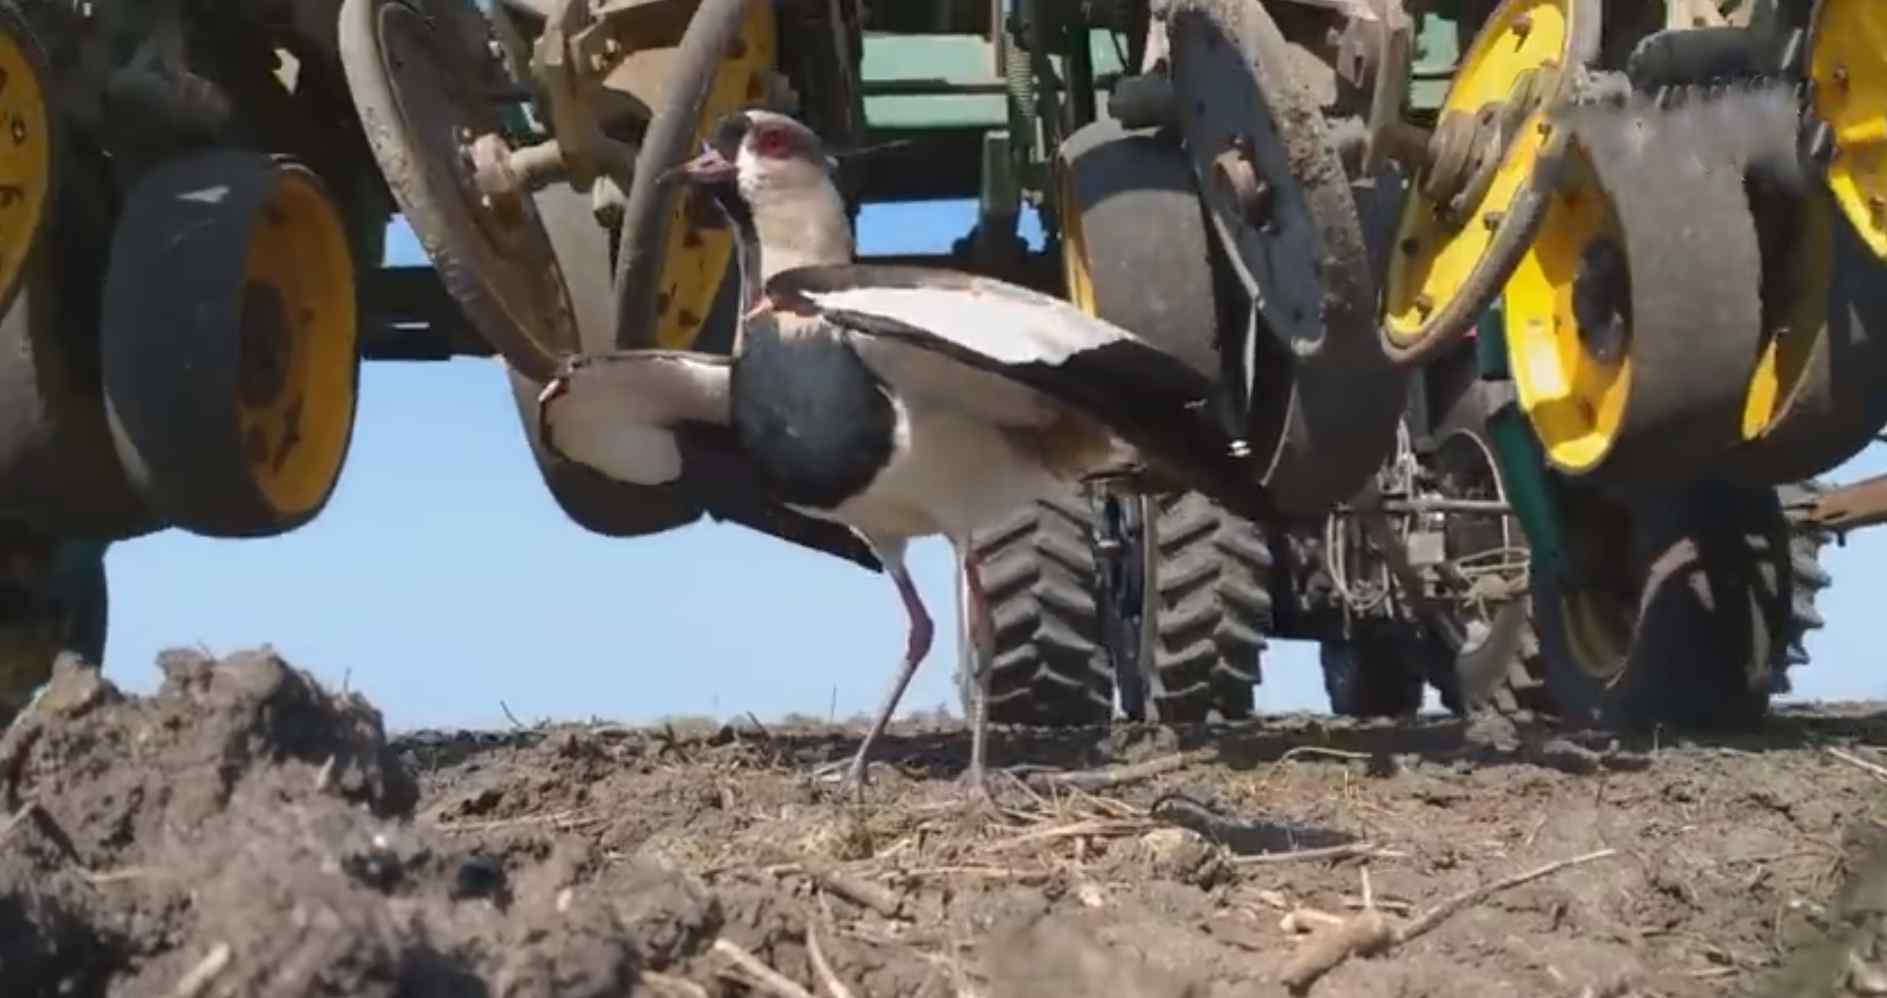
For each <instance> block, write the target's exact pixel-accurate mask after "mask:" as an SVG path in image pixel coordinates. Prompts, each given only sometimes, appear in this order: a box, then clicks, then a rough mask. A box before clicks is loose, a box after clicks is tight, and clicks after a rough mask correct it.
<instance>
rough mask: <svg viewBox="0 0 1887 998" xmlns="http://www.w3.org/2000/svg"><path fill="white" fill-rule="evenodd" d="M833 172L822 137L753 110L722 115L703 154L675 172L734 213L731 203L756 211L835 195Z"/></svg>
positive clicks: (788, 120)
mask: <svg viewBox="0 0 1887 998" xmlns="http://www.w3.org/2000/svg"><path fill="white" fill-rule="evenodd" d="M835 169H836V163H835V162H834V161H833V159H832V158H831V157H830V156H828V155H827V154H826V148H825V143H824V142H823V141H821V140H820V138H819V135H818V133H816V132H814V131H813V130H812V129H810V128H807V127H806V126H805V125H803V124H801V123H799V122H798V121H795V120H794V119H792V118H790V117H788V116H786V115H784V114H780V113H778V112H774V111H763V110H758V109H751V110H745V111H735V112H732V113H730V114H727V115H724V116H723V117H722V118H721V120H720V121H718V122H716V123H715V126H714V131H713V132H711V133H709V135H708V138H707V141H706V142H705V143H703V148H702V150H701V154H700V155H699V156H696V157H695V158H694V159H691V160H689V161H688V162H686V163H683V164H681V165H680V166H678V167H676V168H675V171H674V172H676V173H677V174H679V175H680V176H682V177H684V178H686V179H687V180H688V181H689V182H690V183H693V184H696V185H698V186H701V187H704V188H706V189H708V190H709V191H710V192H712V193H713V194H714V195H715V197H716V199H717V200H720V201H721V203H722V206H723V207H734V205H732V204H730V203H729V200H728V199H730V198H732V199H735V200H738V201H740V202H742V203H743V204H744V206H745V207H746V208H748V209H749V210H754V209H763V208H765V207H767V206H769V205H771V204H777V203H785V202H790V201H793V200H797V199H803V198H806V197H813V196H820V195H824V194H826V193H827V192H828V191H830V192H832V193H835V194H836V192H837V188H836V187H835V186H834V185H833V182H832V175H833V173H834V171H835Z"/></svg>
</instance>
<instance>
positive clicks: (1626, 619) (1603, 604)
mask: <svg viewBox="0 0 1887 998" xmlns="http://www.w3.org/2000/svg"><path fill="white" fill-rule="evenodd" d="M1559 608H1560V620H1561V621H1562V622H1563V623H1564V624H1565V628H1566V650H1567V652H1569V653H1570V654H1571V655H1572V659H1573V663H1574V664H1575V665H1577V666H1578V667H1579V669H1580V671H1582V672H1584V673H1585V674H1587V675H1589V676H1591V677H1593V678H1594V679H1597V680H1599V681H1601V682H1604V683H1607V684H1608V685H1609V684H1610V683H1612V682H1615V681H1617V680H1618V678H1619V677H1620V676H1622V675H1624V672H1625V665H1626V663H1627V662H1628V661H1629V660H1630V658H1631V639H1632V630H1633V625H1634V624H1635V623H1636V621H1635V620H1634V619H1633V618H1634V616H1635V615H1634V614H1633V613H1632V612H1631V610H1630V609H1629V608H1628V607H1626V606H1624V605H1622V604H1621V603H1620V602H1619V601H1618V600H1617V599H1616V598H1614V597H1612V596H1610V595H1609V594H1606V593H1604V592H1599V591H1592V590H1572V591H1570V592H1566V593H1562V594H1561V595H1560V604H1559Z"/></svg>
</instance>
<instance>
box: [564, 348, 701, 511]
mask: <svg viewBox="0 0 1887 998" xmlns="http://www.w3.org/2000/svg"><path fill="white" fill-rule="evenodd" d="M728 420H729V402H728V359H727V358H726V357H722V356H717V355H715V354H706V353H696V352H693V351H687V350H618V351H613V352H609V353H594V354H578V355H575V356H572V357H570V358H569V359H568V360H566V361H565V362H564V366H563V369H562V370H561V371H560V372H559V373H558V374H557V376H556V377H555V378H553V379H552V380H551V382H550V383H549V384H548V385H546V386H545V388H544V392H543V394H542V395H540V396H539V398H538V432H539V433H540V434H541V435H542V441H543V445H544V449H545V450H546V451H548V452H549V453H551V454H554V455H556V456H557V457H560V458H563V459H564V460H567V461H572V462H574V463H577V464H581V465H585V466H587V467H590V468H593V469H595V470H596V471H598V472H601V473H602V474H603V475H605V476H607V477H609V478H611V479H614V480H616V481H618V482H624V483H627V484H630V485H665V484H668V483H670V482H674V481H676V480H678V479H680V478H681V474H682V455H681V451H680V449H679V448H678V447H677V444H676V439H675V427H676V426H678V425H681V424H683V423H705V424H708V425H711V426H721V425H726V424H727V422H728Z"/></svg>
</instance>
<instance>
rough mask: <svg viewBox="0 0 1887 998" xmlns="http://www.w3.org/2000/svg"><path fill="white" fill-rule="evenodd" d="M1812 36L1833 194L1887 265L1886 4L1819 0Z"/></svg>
mask: <svg viewBox="0 0 1887 998" xmlns="http://www.w3.org/2000/svg"><path fill="white" fill-rule="evenodd" d="M1814 37H1815V43H1814V49H1813V51H1811V52H1810V53H1809V76H1810V78H1811V79H1812V80H1814V82H1815V113H1816V114H1817V115H1819V116H1820V117H1821V119H1822V120H1823V121H1825V122H1827V123H1828V127H1829V128H1830V129H1831V130H1832V131H1833V133H1834V145H1835V148H1834V158H1833V159H1831V160H1830V161H1829V163H1828V187H1829V189H1830V190H1831V191H1833V192H1834V195H1835V199H1836V201H1838V202H1839V203H1840V205H1841V208H1842V210H1843V211H1844V212H1846V213H1847V216H1848V219H1849V220H1850V221H1851V222H1853V223H1854V228H1855V231H1856V232H1858V233H1860V236H1861V239H1862V241H1863V242H1865V243H1866V244H1867V247H1868V249H1870V250H1872V251H1873V253H1874V255H1875V256H1876V257H1879V258H1880V259H1881V260H1883V261H1887V3H1883V2H1882V0H1822V4H1821V7H1820V8H1819V9H1818V10H1817V11H1816V14H1815V25H1814Z"/></svg>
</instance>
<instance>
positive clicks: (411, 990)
mask: <svg viewBox="0 0 1887 998" xmlns="http://www.w3.org/2000/svg"><path fill="white" fill-rule="evenodd" d="M161 664H162V666H163V669H164V673H165V676H166V679H165V682H164V684H163V687H162V689H161V690H160V691H159V692H158V693H157V694H156V695H155V696H154V697H151V698H149V699H139V698H129V697H126V696H124V695H122V694H121V693H120V692H119V691H118V690H116V689H115V688H114V687H113V686H112V685H111V684H110V683H109V682H107V681H105V680H102V679H101V678H100V677H99V676H98V675H97V674H96V673H95V672H93V671H91V670H89V669H86V668H83V667H76V666H75V667H62V668H61V670H60V672H59V674H58V675H57V677H56V678H55V680H54V683H53V684H52V685H51V686H50V687H49V688H48V689H47V691H46V692H45V693H44V694H43V695H42V697H41V699H40V701H39V702H38V704H37V705H36V706H35V707H34V708H33V709H32V710H31V711H29V712H28V713H27V714H25V715H23V716H22V717H21V718H20V719H19V720H18V721H17V722H16V723H15V724H14V725H13V726H12V728H11V729H10V730H9V731H8V732H7V733H6V735H5V737H4V738H3V739H0V802H3V804H4V810H0V993H3V994H5V995H7V996H9V998H12V996H22V998H23V996H28V995H55V994H56V995H80V996H83V995H103V994H113V995H166V996H172V995H174V996H186V998H187V996H211V995H269V996H291V995H347V996H378V995H396V994H397V995H414V996H422V995H423V996H433V995H439V996H443V995H473V996H486V995H492V996H517V995H546V996H548V995H559V996H586V995H624V994H630V993H635V994H649V995H657V996H668V998H702V996H708V995H737V994H770V995H775V996H793V998H800V996H804V995H817V996H819V998H864V996H868V995H939V996H953V998H954V996H960V995H968V996H978V998H1011V996H1013V998H1021V996H1025V995H1026V996H1043V998H1047V996H1068V995H1088V994H1093V995H1101V994H1105V995H1109V996H1115V998H1154V996H1159V998H1177V996H1181V995H1199V996H1204V995H1221V994H1224V995H1231V994H1238V995H1267V994H1283V993H1287V991H1288V987H1289V983H1288V982H1297V983H1299V984H1300V986H1301V987H1304V988H1305V989H1307V990H1308V993H1310V994H1313V995H1319V996H1326V998H1350V996H1371V998H1380V996H1418V995H1434V996H1437V998H1442V996H1446V998H1472V996H1480V995H1565V996H1579V995H1594V996H1598V995H1628V994H1632V995H1670V996H1690V995H1718V994H1730V993H1747V994H1765V995H1782V994H1790V995H1798V994H1799V995H1810V994H1882V993H1887V938H1883V937H1884V935H1887V933H1883V929H1882V927H1883V924H1884V923H1887V871H1875V874H1874V875H1873V876H1871V877H1867V876H1860V875H1859V874H1861V873H1863V872H1864V869H1865V868H1864V866H1863V863H1862V859H1863V857H1864V855H1865V854H1866V850H1867V849H1869V848H1871V846H1870V843H1871V842H1872V841H1874V840H1875V837H1876V836H1879V837H1880V838H1881V839H1883V840H1887V834H1884V833H1883V827H1884V826H1883V825H1882V824H1881V819H1882V818H1883V817H1887V807H1883V806H1882V803H1883V799H1884V797H1887V769H1879V768H1878V767H1879V766H1882V765H1887V751H1883V750H1882V749H1879V748H1871V747H1869V746H1870V744H1872V745H1882V744H1887V708H1882V707H1880V706H1875V707H1873V708H1868V707H1854V708H1849V709H1841V710H1836V709H1834V708H1827V709H1820V710H1817V711H1816V712H1813V713H1798V712H1787V713H1784V714H1782V715H1780V716H1778V718H1777V719H1776V720H1775V722H1774V723H1773V724H1772V725H1771V727H1770V730H1769V731H1768V732H1766V733H1765V734H1764V735H1763V736H1762V737H1760V738H1747V739H1740V740H1730V741H1723V742H1714V743H1702V742H1693V741H1669V740H1666V741H1665V742H1664V743H1662V744H1654V743H1644V744H1638V743H1625V744H1615V743H1611V742H1609V741H1608V740H1606V739H1605V738H1604V737H1603V736H1596V735H1595V736H1585V735H1580V736H1576V737H1567V736H1565V735H1563V734H1561V733H1557V732H1554V731H1552V730H1550V729H1547V728H1544V727H1538V728H1536V727H1535V726H1532V725H1522V726H1520V727H1519V728H1515V727H1513V726H1511V725H1506V724H1500V723H1486V724H1481V725H1477V726H1476V728H1477V729H1478V730H1473V731H1469V730H1465V728H1464V726H1463V725H1462V724H1460V723H1457V722H1452V721H1450V722H1440V721H1435V722H1423V723H1420V724H1416V725H1404V726H1394V725H1380V726H1358V725H1351V724H1343V723H1333V722H1330V721H1327V720H1319V719H1314V718H1301V717H1293V718H1272V719H1268V720H1267V721H1266V723H1264V724H1263V725H1255V726H1249V727H1238V728H1228V729H1219V730H1214V731H1196V732H1179V733H1176V732H1174V731H1171V730H1160V729H1139V728H1136V729H1120V730H1115V731H1113V732H1111V733H1110V732H1103V731H1098V730H1092V731H1080V732H1073V733H1058V734H1053V735H1050V734H1046V733H1040V732H1015V731H1010V732H1004V733H1001V734H1000V735H999V736H998V737H997V739H996V741H995V744H994V754H995V761H997V762H998V763H1013V762H1016V761H1019V760H1021V759H1024V758H1026V759H1028V760H1029V761H1030V762H1031V763H1035V764H1040V765H1055V766H1080V765H1087V764H1089V761H1090V760H1091V759H1092V758H1093V757H1094V756H1096V755H1108V756H1111V762H1112V764H1113V765H1114V766H1117V767H1118V766H1126V767H1138V769H1139V770H1140V772H1137V773H1133V772H1131V771H1130V775H1132V776H1134V777H1136V778H1132V779H1128V780H1125V781H1123V782H1118V783H1116V784H1115V785H1112V786H1105V787H1101V786H1094V787H1090V788H1088V789H1086V790H1082V789H1076V788H1072V787H1070V786H1067V785H1065V783H1066V781H1061V782H1059V783H1058V782H1057V780H1056V779H1055V778H1054V777H1052V776H1050V775H1049V774H1047V773H1045V772H1041V771H1038V772H1034V773H1031V774H1028V775H1027V776H1026V779H1019V778H1008V777H1002V778H998V779H997V781H996V783H997V797H998V800H997V803H996V804H995V805H994V806H992V807H989V808H981V809H979V808H976V807H972V806H970V805H969V804H968V803H967V798H966V797H965V795H964V794H963V793H962V792H961V791H960V790H959V788H958V786H957V785H956V784H955V782H954V781H953V777H954V775H955V774H956V773H957V771H958V769H959V767H960V766H961V761H962V760H963V759H964V758H965V755H966V751H967V740H966V739H965V738H964V737H963V736H962V735H961V733H960V732H957V731H954V730H944V729H942V728H940V727H937V726H932V729H931V730H923V729H918V728H916V727H913V726H907V728H906V729H905V730H901V731H899V732H898V733H897V735H898V737H896V738H894V739H892V740H891V741H890V742H889V743H888V744H887V745H886V746H885V757H886V758H889V759H892V760H894V765H888V766H881V767H877V768H876V770H875V773H876V779H875V782H874V784H873V786H872V787H871V789H870V791H869V794H868V800H867V802H866V803H865V804H864V805H862V806H861V805H857V804H854V803H851V802H849V801H846V800H841V799H837V798H836V795H835V794H834V792H833V790H832V788H831V787H830V786H828V785H826V784H824V783H821V782H819V781H817V780H815V779H812V778H811V777H810V776H809V775H808V773H809V771H810V770H811V769H812V767H813V766H814V765H815V764H817V763H819V762H822V761H826V760H831V759H839V758H843V757H844V756H845V754H846V753H847V752H849V750H850V748H851V747H852V746H853V745H854V744H855V742H854V741H853V740H852V736H851V735H850V734H849V733H847V732H839V731H817V730H804V729H796V730H792V731H788V730H784V729H778V730H766V729H764V728H762V727H759V726H758V725H756V724H755V723H754V722H752V721H748V722H746V723H743V724H742V725H739V726H737V727H729V728H723V729H721V730H719V731H714V732H706V733H698V734H694V735H687V734H671V733H669V732H650V731H642V730H628V729H623V728H616V727H604V726H588V727H563V728H549V729H542V730H528V731H527V730H522V729H520V730H518V731H513V732H506V733H501V734H484V735H473V734H465V735H453V736H442V735H413V736H406V737H401V738H397V739H393V740H389V739H387V738H386V737H385V735H384V734H383V730H382V724H381V720H380V717H379V714H378V713H377V712H376V711H375V710H374V709H373V708H372V707H371V706H370V705H369V704H367V703H366V702H365V701H364V700H362V699H360V698H359V697H358V696H356V695H335V694H332V693H330V692H328V691H324V690H323V689H321V688H320V687H318V686H317V685H316V684H315V683H314V682H313V681H312V680H311V679H310V678H309V677H308V676H307V675H306V674H304V673H302V672H299V671H297V670H295V669H293V668H291V667H289V666H287V665H286V664H284V663H282V662H281V661H280V660H279V659H277V658H275V657H273V656H272V655H270V654H268V653H266V652H256V653H247V654H242V655H237V656H232V657H231V658H229V659H227V660H224V661H222V662H220V663H218V662H212V661H210V660H208V659H206V658H204V657H202V656H200V655H196V654H194V653H188V652H177V653H172V654H170V655H167V656H165V658H164V660H163V661H162V663H161ZM1837 753H1841V754H1840V755H1838V754H1837ZM1843 755H1845V756H1846V758H1843V757H1842V756H1843ZM1870 767H1876V768H1875V769H1874V770H1873V771H1870ZM1148 769H1154V770H1162V771H1161V772H1157V773H1154V774H1152V775H1148V774H1147V773H1146V772H1145V771H1146V770H1148ZM1107 772H1112V773H1114V774H1115V775H1119V771H1118V770H1109V771H1107ZM1606 850H1609V852H1607V851H1606ZM1595 854H1597V855H1595ZM1570 860H1578V862H1577V863H1576V864H1575V865H1571V866H1567V867H1564V868H1561V869H1559V870H1557V871H1554V872H1549V873H1547V874H1545V875H1543V876H1540V877H1538V878H1537V879H1534V880H1531V881H1529V882H1526V883H1523V884H1519V885H1515V886H1511V887H1505V888H1502V889H1499V890H1497V891H1494V892H1492V893H1488V894H1486V895H1485V896H1481V897H1473V898H1469V899H1467V900H1466V901H1465V902H1464V903H1459V904H1458V905H1457V904H1455V903H1452V902H1451V901H1450V899H1453V898H1459V897H1462V896H1463V894H1464V892H1470V891H1472V890H1473V889H1474V888H1476V887H1478V886H1481V885H1489V884H1493V883H1495V882H1497V881H1500V880H1502V879H1503V878H1511V877H1514V876H1515V875H1518V874H1523V873H1526V872H1527V871H1529V870H1534V869H1537V868H1539V867H1542V866H1544V865H1547V864H1552V863H1556V862H1564V861H1570ZM1856 884H1859V885H1861V886H1863V887H1865V888H1866V889H1865V890H1860V891H1855V890H1853V889H1852V887H1853V885H1856ZM1844 888H1847V889H1846V890H1844ZM1366 905H1367V906H1369V907H1367V908H1366V907H1365V906H1366ZM1306 930H1308V931H1306ZM1359 945H1360V949H1359ZM1351 952H1353V955H1351V956H1350V958H1348V959H1347V960H1343V961H1342V962H1340V963H1339V962H1336V960H1335V959H1334V958H1335V957H1338V956H1341V955H1344V954H1345V953H1351ZM1319 957H1327V958H1330V959H1325V960H1324V961H1323V962H1324V964H1325V965H1330V964H1334V966H1329V969H1328V971H1327V973H1324V974H1322V976H1321V977H1316V978H1315V979H1311V978H1312V977H1313V975H1314V971H1315V970H1316V969H1319V968H1318V967H1316V966H1314V965H1315V964H1316V963H1317V960H1318V958H1319ZM1791 975H1792V976H1791ZM1789 982H1793V983H1792V984H1790V986H1788V987H1783V986H1781V985H1783V984H1785V983H1789Z"/></svg>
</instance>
